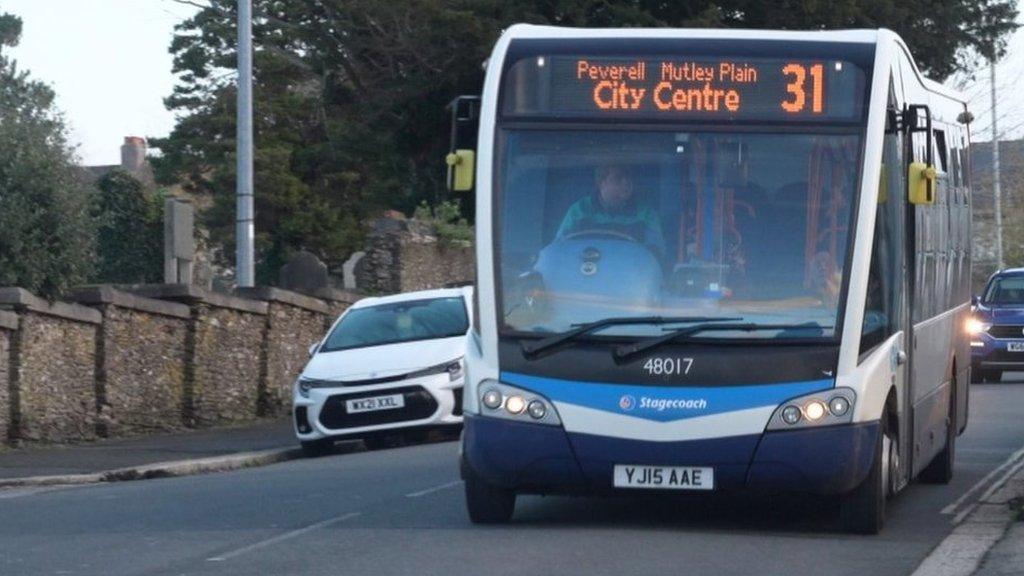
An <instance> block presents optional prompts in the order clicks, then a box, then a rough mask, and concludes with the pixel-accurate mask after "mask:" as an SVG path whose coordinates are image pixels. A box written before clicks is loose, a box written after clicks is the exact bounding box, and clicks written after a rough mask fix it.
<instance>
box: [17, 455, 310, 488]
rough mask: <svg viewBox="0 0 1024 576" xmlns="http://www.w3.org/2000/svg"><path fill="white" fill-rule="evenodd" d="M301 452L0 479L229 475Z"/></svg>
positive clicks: (58, 481)
mask: <svg viewBox="0 0 1024 576" xmlns="http://www.w3.org/2000/svg"><path fill="white" fill-rule="evenodd" d="M302 457H303V455H302V451H301V450H299V449H296V448H284V449H276V450H261V451H258V452H242V453H238V454H228V455H224V456H212V457H209V458H196V459H191V460H175V461H170V462H158V463H155V464H146V465H143V466H131V467H128V468H118V469H114V470H106V471H103V472H93V473H89V474H66V475H55V476H30V477H25V478H5V479H0V489H2V488H31V487H39V486H73V485H81V484H99V483H102V482H128V481H134V480H150V479H154V478H173V477H177V476H192V475H196V474H208V473H212V472H228V471H231V470H241V469H243V468H255V467H259V466H268V465H270V464H277V463H279V462H287V461H288V460H295V459H297V458H302Z"/></svg>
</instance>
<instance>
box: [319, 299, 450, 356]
mask: <svg viewBox="0 0 1024 576" xmlns="http://www.w3.org/2000/svg"><path fill="white" fill-rule="evenodd" d="M468 329H469V318H468V316H467V314H466V305H465V303H464V302H463V299H462V298H461V297H449V298H429V299H423V300H409V301H405V302H392V303H388V304H379V305H376V306H367V307H365V308H357V309H355V310H350V311H349V312H348V313H347V314H345V317H344V318H342V320H341V322H339V323H338V325H337V326H335V328H334V330H333V331H331V334H330V335H329V336H328V337H327V341H326V342H325V343H324V346H323V347H322V348H321V349H320V351H321V352H334V351H337V350H348V349H351V348H365V347H367V346H380V345H382V344H397V343H400V342H412V341H415V340H430V339H435V338H451V337H454V336H462V335H464V334H465V333H466V331H467V330H468Z"/></svg>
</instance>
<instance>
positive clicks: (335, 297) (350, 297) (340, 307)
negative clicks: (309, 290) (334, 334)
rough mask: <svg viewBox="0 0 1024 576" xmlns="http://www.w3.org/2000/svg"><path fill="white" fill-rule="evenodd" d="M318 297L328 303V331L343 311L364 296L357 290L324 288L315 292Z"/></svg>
mask: <svg viewBox="0 0 1024 576" xmlns="http://www.w3.org/2000/svg"><path fill="white" fill-rule="evenodd" d="M313 296H315V297H316V298H318V299H320V300H323V301H324V302H325V303H326V304H327V316H325V317H324V331H325V332H326V331H327V330H329V329H330V328H331V326H332V325H333V324H334V321H335V320H337V319H338V316H341V313H342V312H344V311H345V310H348V308H349V306H352V305H353V304H355V303H356V301H357V300H359V299H360V298H362V296H360V295H359V294H356V293H355V292H349V291H348V290H337V289H334V288H323V289H320V290H317V292H316V293H315V294H313Z"/></svg>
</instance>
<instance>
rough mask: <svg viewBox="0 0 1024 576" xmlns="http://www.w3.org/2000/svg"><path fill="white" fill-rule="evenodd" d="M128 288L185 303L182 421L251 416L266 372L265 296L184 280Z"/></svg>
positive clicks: (202, 423) (213, 421)
mask: <svg viewBox="0 0 1024 576" xmlns="http://www.w3.org/2000/svg"><path fill="white" fill-rule="evenodd" d="M131 291H133V292H135V293H138V294H140V295H143V296H147V297H152V298H157V299H161V300H170V301H177V302H181V303H183V304H187V305H188V306H189V307H190V308H191V317H190V319H189V328H188V336H187V339H186V344H185V349H186V354H187V355H188V361H187V362H186V370H185V403H184V404H185V406H184V420H185V423H186V424H187V425H189V426H213V425H217V424H222V423H228V422H239V421H245V420H251V419H253V418H254V417H255V416H256V415H257V409H258V407H259V388H260V383H261V381H262V379H263V377H264V374H265V373H266V371H265V369H264V361H265V356H264V354H263V342H264V338H265V336H266V316H267V304H266V302H259V301H256V300H249V299H246V298H240V297H237V296H226V295H223V294H218V293H215V292H210V291H208V290H204V289H202V288H198V287H196V286H191V285H188V284H152V285H146V286H135V287H131Z"/></svg>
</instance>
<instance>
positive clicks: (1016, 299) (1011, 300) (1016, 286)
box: [984, 276, 1024, 305]
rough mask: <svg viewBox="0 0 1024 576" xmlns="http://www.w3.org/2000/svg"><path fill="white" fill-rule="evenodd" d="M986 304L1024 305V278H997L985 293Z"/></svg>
mask: <svg viewBox="0 0 1024 576" xmlns="http://www.w3.org/2000/svg"><path fill="white" fill-rule="evenodd" d="M984 302H985V304H1020V305H1024V276H1003V277H1002V278H996V279H995V280H993V281H992V284H990V285H989V287H988V291H987V292H986V293H985V300H984Z"/></svg>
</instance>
